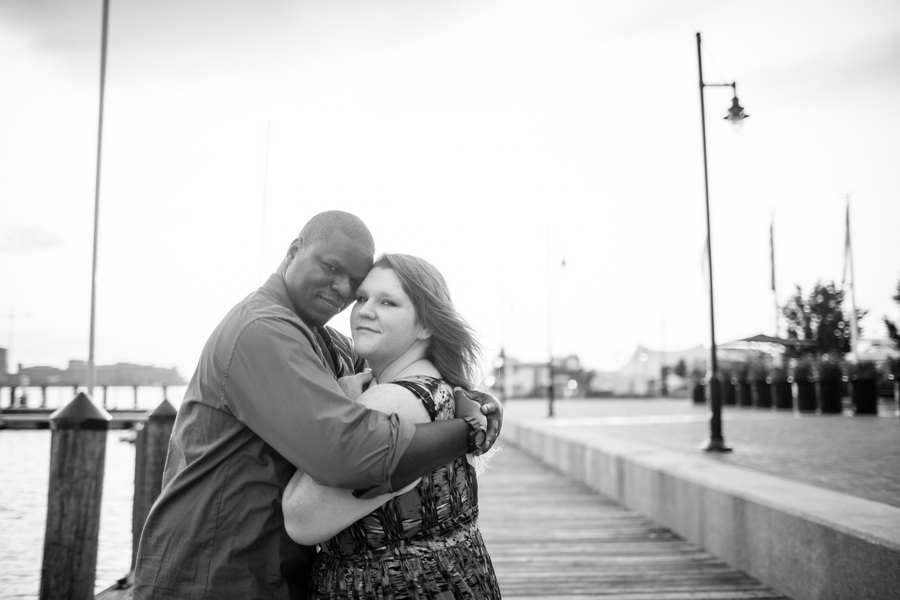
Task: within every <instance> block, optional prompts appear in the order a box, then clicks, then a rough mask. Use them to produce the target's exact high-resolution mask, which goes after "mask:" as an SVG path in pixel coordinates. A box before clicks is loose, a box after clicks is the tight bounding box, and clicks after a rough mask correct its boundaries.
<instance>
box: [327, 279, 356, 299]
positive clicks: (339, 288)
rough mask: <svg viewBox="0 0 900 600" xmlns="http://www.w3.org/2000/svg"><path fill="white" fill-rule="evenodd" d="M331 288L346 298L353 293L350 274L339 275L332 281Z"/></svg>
mask: <svg viewBox="0 0 900 600" xmlns="http://www.w3.org/2000/svg"><path fill="white" fill-rule="evenodd" d="M331 289H333V290H334V291H336V292H337V293H338V294H340V296H341V298H343V299H344V300H346V299H348V298H350V297H351V296H352V295H353V286H352V285H350V277H349V276H348V275H338V276H337V277H335V278H334V281H333V282H331Z"/></svg>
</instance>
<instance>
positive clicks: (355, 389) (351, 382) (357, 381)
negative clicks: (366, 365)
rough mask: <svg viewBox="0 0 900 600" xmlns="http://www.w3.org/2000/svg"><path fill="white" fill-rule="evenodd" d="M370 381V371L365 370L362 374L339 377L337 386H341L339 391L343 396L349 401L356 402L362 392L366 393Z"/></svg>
mask: <svg viewBox="0 0 900 600" xmlns="http://www.w3.org/2000/svg"><path fill="white" fill-rule="evenodd" d="M371 381H372V371H370V370H369V369H366V370H365V371H363V372H362V373H357V374H356V375H347V376H345V377H341V378H340V379H338V385H339V386H341V391H343V392H344V395H345V396H347V397H348V398H350V399H351V400H356V399H357V398H359V397H360V396H361V395H362V393H363V392H364V391H366V389H367V388H368V387H369V383H371Z"/></svg>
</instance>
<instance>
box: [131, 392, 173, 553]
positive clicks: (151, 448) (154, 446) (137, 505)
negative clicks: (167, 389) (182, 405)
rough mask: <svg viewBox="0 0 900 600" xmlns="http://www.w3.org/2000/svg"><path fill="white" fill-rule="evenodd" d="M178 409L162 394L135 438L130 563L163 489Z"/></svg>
mask: <svg viewBox="0 0 900 600" xmlns="http://www.w3.org/2000/svg"><path fill="white" fill-rule="evenodd" d="M176 414H177V411H176V410H175V407H174V406H172V405H171V404H170V403H169V401H168V400H166V399H165V398H163V401H162V402H160V403H159V406H157V407H156V408H155V409H153V411H152V412H150V414H148V415H147V420H146V421H145V422H144V427H143V428H142V429H140V430H139V431H138V434H137V437H136V438H135V440H134V451H135V453H134V508H133V510H132V521H131V522H132V525H131V534H132V540H133V541H132V550H131V567H132V568H134V563H135V559H136V558H137V551H138V543H139V542H140V540H141V531H142V530H143V528H144V521H146V520H147V515H148V514H150V507H151V506H153V503H154V502H156V499H157V497H159V493H160V491H161V490H162V478H163V470H164V469H165V466H166V454H167V452H168V450H169V437H171V435H172V428H173V427H174V426H175V415H176Z"/></svg>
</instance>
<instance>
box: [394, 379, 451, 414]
mask: <svg viewBox="0 0 900 600" xmlns="http://www.w3.org/2000/svg"><path fill="white" fill-rule="evenodd" d="M391 383H393V384H396V385H397V386H399V387H403V388H405V389H407V390H409V391H410V393H412V394H414V395H415V396H416V397H418V398H419V399H420V400H421V401H422V404H423V405H424V406H425V409H426V410H427V411H428V414H429V415H430V416H431V419H432V420H433V421H443V420H445V419H452V418H453V416H454V403H453V388H452V387H451V386H450V384H449V383H447V382H446V381H444V380H443V379H441V378H440V377H435V376H433V375H409V376H407V377H402V378H400V379H395V380H394V381H392V382H391Z"/></svg>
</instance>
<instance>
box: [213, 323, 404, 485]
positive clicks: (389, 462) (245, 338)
mask: <svg viewBox="0 0 900 600" xmlns="http://www.w3.org/2000/svg"><path fill="white" fill-rule="evenodd" d="M313 344H315V341H314V340H313V338H312V333H311V332H310V331H309V330H304V329H302V328H300V327H298V326H297V325H295V324H293V323H290V322H286V321H284V320H280V319H257V320H255V321H253V322H251V323H250V324H249V325H248V326H247V327H246V328H245V329H244V330H243V331H242V332H241V334H240V336H239V337H238V339H237V342H236V343H235V346H234V350H233V352H232V355H231V357H230V359H229V361H228V362H229V365H228V374H227V377H226V380H225V386H224V389H223V395H224V398H223V400H224V403H225V404H226V406H227V407H228V408H229V409H230V410H231V411H232V412H233V413H234V414H235V416H236V417H237V418H238V419H240V420H241V421H242V422H243V423H245V424H246V425H247V426H248V427H249V428H250V429H251V430H253V431H254V432H255V433H256V434H257V435H259V436H260V437H261V438H262V439H263V440H265V441H266V443H268V444H269V445H271V446H272V447H273V448H275V450H276V451H278V452H279V453H280V454H281V455H282V456H284V457H285V458H286V459H287V460H288V461H290V462H291V463H292V464H294V466H296V467H297V468H298V469H300V470H301V471H303V472H305V473H308V474H309V475H311V476H312V477H313V479H315V480H316V481H318V482H320V483H322V484H325V485H331V486H334V487H344V488H374V489H375V490H378V491H389V490H390V477H391V474H392V473H393V472H394V469H395V468H396V466H397V463H398V461H399V460H400V457H401V456H402V455H403V452H405V451H406V448H407V446H409V442H410V441H411V440H412V436H413V434H414V432H415V427H414V425H413V424H412V423H407V422H404V421H402V420H401V419H399V418H398V417H397V415H387V414H385V413H382V412H378V411H374V410H369V409H367V408H365V407H364V406H362V405H360V404H358V403H356V402H354V401H352V400H350V399H349V398H347V397H346V396H344V394H343V392H342V391H341V389H340V387H339V386H338V384H337V382H336V381H335V379H334V376H333V375H332V374H331V372H330V371H329V370H328V369H327V368H326V367H325V364H324V363H323V361H322V358H320V356H319V355H318V353H317V352H316V350H315V347H314V346H313Z"/></svg>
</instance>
